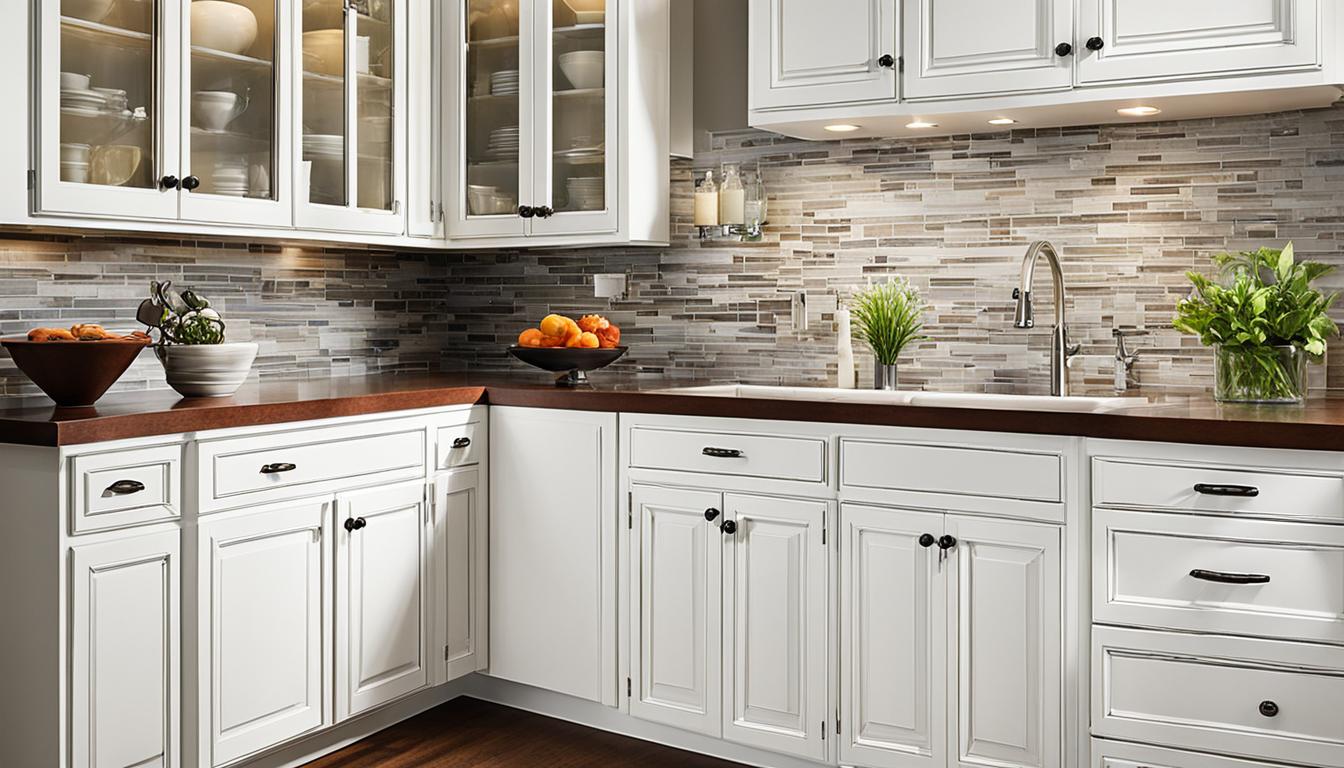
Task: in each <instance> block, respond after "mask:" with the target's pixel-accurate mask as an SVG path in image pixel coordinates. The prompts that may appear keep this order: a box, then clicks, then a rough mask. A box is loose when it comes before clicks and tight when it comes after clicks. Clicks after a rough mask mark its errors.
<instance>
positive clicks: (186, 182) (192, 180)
mask: <svg viewBox="0 0 1344 768" xmlns="http://www.w3.org/2000/svg"><path fill="white" fill-rule="evenodd" d="M199 186H201V180H200V179H198V178H196V177H195V176H187V177H186V178H184V179H182V188H183V189H185V190H187V191H188V192H190V191H192V190H193V189H195V188H197V187H199Z"/></svg>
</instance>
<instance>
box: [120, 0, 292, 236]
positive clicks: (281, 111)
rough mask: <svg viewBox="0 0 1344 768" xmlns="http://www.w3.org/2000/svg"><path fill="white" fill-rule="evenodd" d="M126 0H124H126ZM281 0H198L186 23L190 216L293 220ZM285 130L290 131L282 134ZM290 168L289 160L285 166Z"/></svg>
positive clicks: (186, 211) (276, 222)
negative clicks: (287, 192) (287, 186)
mask: <svg viewBox="0 0 1344 768" xmlns="http://www.w3.org/2000/svg"><path fill="white" fill-rule="evenodd" d="M125 1H126V0H118V3H119V4H120V3H124V2H125ZM286 6H287V4H286V3H284V2H281V0H222V1H211V2H192V3H190V4H189V8H188V10H186V11H184V12H185V13H188V14H189V17H188V18H187V19H186V24H185V25H184V26H185V28H186V32H187V40H186V45H185V46H184V50H183V65H182V73H183V74H182V81H183V82H182V104H183V107H184V109H183V112H184V114H183V121H184V124H185V128H184V130H183V137H182V147H183V163H182V182H181V184H182V190H183V192H184V193H185V194H184V195H183V197H182V217H183V218H185V219H189V220H202V221H232V222H238V223H243V224H252V225H262V226H287V225H289V224H290V222H291V219H292V215H293V214H292V209H291V208H290V207H289V205H288V201H282V195H281V191H282V190H281V187H282V186H284V183H285V182H286V181H287V180H288V177H287V174H286V173H285V172H284V171H285V170H287V169H288V168H289V163H288V162H287V161H288V136H289V130H288V123H287V122H284V124H283V125H282V121H287V120H288V112H289V110H288V109H287V108H286V105H287V104H288V103H289V100H288V88H287V87H285V85H284V83H285V81H284V79H283V78H282V77H281V66H280V65H279V62H281V61H282V58H281V46H280V43H281V41H282V40H284V39H285V38H284V35H285V34H286V29H287V19H286V14H285V12H284V9H285V8H286ZM282 136H284V137H285V140H283V141H282V140H281V138H280V137H282ZM282 169H284V170H282Z"/></svg>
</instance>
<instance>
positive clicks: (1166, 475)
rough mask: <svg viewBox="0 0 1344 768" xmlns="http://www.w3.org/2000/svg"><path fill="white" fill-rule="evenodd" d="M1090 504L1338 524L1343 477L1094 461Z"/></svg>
mask: <svg viewBox="0 0 1344 768" xmlns="http://www.w3.org/2000/svg"><path fill="white" fill-rule="evenodd" d="M1092 503H1093V504H1095V505H1096V506H1098V507H1118V508H1129V509H1163V510H1171V511H1173V512H1202V513H1211V514H1231V515H1237V516H1239V517H1241V516H1245V517H1265V518H1282V519H1285V520H1316V521H1321V522H1332V523H1340V522H1344V475H1336V474H1307V473H1290V472H1273V471H1263V470H1257V469H1241V468H1238V467H1226V466H1198V465H1188V464H1179V463H1171V462H1166V463H1162V464H1148V463H1142V462H1135V461H1127V460H1121V459H1111V458H1095V459H1093V460H1092Z"/></svg>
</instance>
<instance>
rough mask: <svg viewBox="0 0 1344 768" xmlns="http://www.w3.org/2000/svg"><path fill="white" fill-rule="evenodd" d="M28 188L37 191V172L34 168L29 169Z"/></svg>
mask: <svg viewBox="0 0 1344 768" xmlns="http://www.w3.org/2000/svg"><path fill="white" fill-rule="evenodd" d="M28 188H29V189H37V171H35V170H33V169H32V168H29V169H28Z"/></svg>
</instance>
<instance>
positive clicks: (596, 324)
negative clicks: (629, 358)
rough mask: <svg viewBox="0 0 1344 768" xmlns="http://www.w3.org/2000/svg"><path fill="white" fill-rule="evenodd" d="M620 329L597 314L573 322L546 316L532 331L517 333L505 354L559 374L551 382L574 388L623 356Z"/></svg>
mask: <svg viewBox="0 0 1344 768" xmlns="http://www.w3.org/2000/svg"><path fill="white" fill-rule="evenodd" d="M627 349H628V347H623V346H621V329H620V328H618V327H616V326H615V325H612V323H611V321H609V320H607V318H605V317H602V316H601V315H584V316H583V317H580V318H579V319H578V320H577V321H575V320H573V319H572V318H568V317H565V316H564V315H547V316H546V317H545V318H543V319H542V321H541V323H540V324H539V325H538V326H537V327H536V328H528V329H527V330H525V331H523V332H522V333H520V334H518V343H517V344H515V345H514V346H512V347H509V354H510V355H513V356H514V357H516V358H518V359H519V360H521V361H523V362H524V363H527V364H528V365H531V366H533V367H536V368H540V369H542V370H543V371H550V372H551V373H560V374H563V375H561V376H560V377H559V378H558V379H556V381H555V383H556V384H557V385H558V386H562V387H576V386H579V385H582V384H586V383H588V375H587V374H588V371H595V370H597V369H598V368H605V367H607V366H608V365H611V364H612V363H614V362H616V361H617V360H618V359H620V357H621V356H622V355H624V354H625V352H626V350H627Z"/></svg>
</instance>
